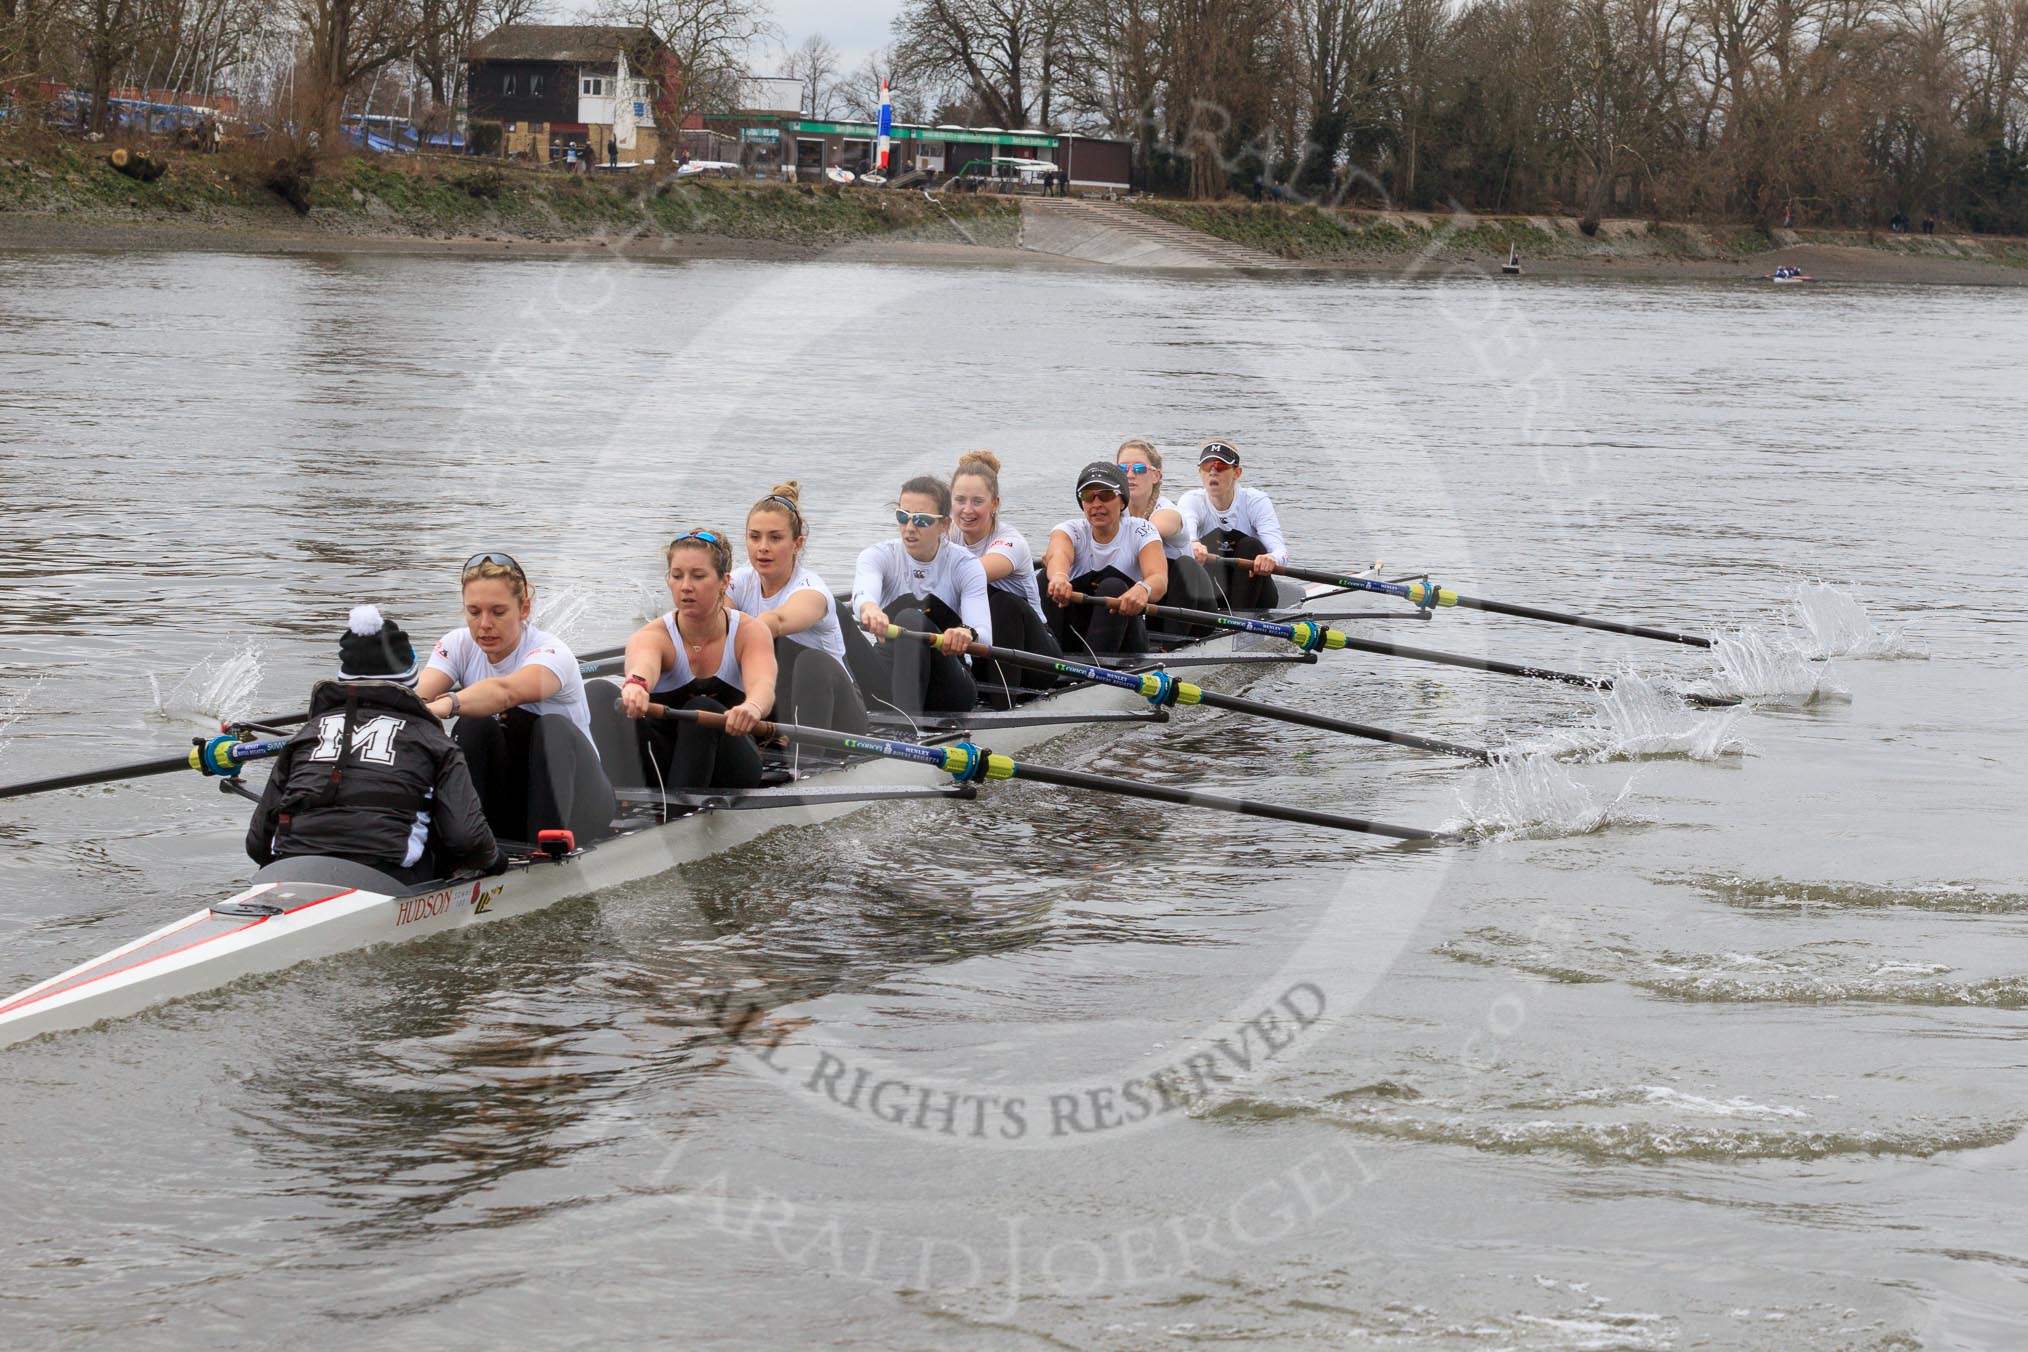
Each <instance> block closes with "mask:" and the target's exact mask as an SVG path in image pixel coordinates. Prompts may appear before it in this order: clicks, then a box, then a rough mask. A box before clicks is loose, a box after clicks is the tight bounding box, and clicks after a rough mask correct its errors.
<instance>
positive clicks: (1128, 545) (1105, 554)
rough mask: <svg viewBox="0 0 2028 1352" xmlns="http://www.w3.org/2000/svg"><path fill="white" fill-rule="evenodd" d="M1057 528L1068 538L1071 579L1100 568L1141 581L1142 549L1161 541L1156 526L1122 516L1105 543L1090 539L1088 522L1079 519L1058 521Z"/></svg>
mask: <svg viewBox="0 0 2028 1352" xmlns="http://www.w3.org/2000/svg"><path fill="white" fill-rule="evenodd" d="M1056 529H1057V530H1060V531H1062V532H1063V533H1064V534H1065V535H1068V536H1069V537H1070V549H1071V554H1070V575H1071V576H1072V577H1074V578H1077V577H1083V576H1084V575H1085V574H1086V573H1096V572H1098V571H1099V570H1100V569H1101V568H1117V569H1119V570H1120V572H1121V573H1123V574H1124V575H1125V576H1127V577H1128V578H1130V579H1132V580H1133V581H1135V582H1139V581H1142V580H1143V579H1142V577H1141V550H1142V549H1143V548H1144V547H1146V546H1148V545H1151V544H1160V543H1161V542H1162V537H1161V536H1160V535H1157V534H1156V533H1155V523H1154V522H1152V521H1150V520H1148V519H1147V518H1146V517H1142V516H1123V517H1121V518H1120V528H1119V529H1118V530H1116V531H1114V532H1113V538H1112V539H1111V540H1108V541H1107V542H1106V543H1105V544H1100V543H1099V542H1098V541H1096V540H1094V539H1092V536H1091V522H1089V521H1087V520H1085V519H1084V518H1083V517H1081V516H1074V517H1072V518H1071V519H1070V520H1068V521H1060V522H1058V523H1057V525H1056Z"/></svg>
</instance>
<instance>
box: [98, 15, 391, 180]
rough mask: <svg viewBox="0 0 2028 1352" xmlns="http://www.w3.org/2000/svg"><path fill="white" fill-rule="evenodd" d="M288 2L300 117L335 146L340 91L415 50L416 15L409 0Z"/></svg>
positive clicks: (329, 145)
mask: <svg viewBox="0 0 2028 1352" xmlns="http://www.w3.org/2000/svg"><path fill="white" fill-rule="evenodd" d="M99 2H100V3H103V2H104V0H99ZM294 3H295V11H296V17H297V21H298V22H299V23H300V24H301V25H302V29H303V39H304V45H305V47H306V49H307V51H306V54H305V58H304V61H303V65H302V67H301V70H300V74H299V79H300V80H301V84H300V85H299V86H298V103H299V105H300V116H301V118H302V120H303V121H304V122H306V123H307V124H308V126H309V127H310V128H313V129H315V130H316V132H317V133H318V135H319V136H320V137H321V139H322V143H323V145H324V146H325V148H326V149H330V148H335V147H336V145H337V144H338V132H339V127H340V123H341V121H342V119H343V117H344V112H345V97H346V95H348V94H350V93H351V92H352V90H353V88H354V86H356V85H358V84H359V83H360V82H361V81H363V80H366V79H369V78H371V77H372V76H374V75H376V74H378V73H379V72H380V71H382V70H384V69H386V68H387V67H388V66H389V65H391V64H393V63H394V62H396V61H401V60H404V59H406V58H407V56H408V55H409V53H410V52H412V51H414V50H415V43H416V36H417V32H418V30H419V29H420V26H421V17H420V14H419V13H418V11H417V10H416V9H415V7H414V5H413V4H412V3H411V0H294Z"/></svg>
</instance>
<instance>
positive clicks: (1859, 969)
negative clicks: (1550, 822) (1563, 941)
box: [1430, 928, 2028, 1010]
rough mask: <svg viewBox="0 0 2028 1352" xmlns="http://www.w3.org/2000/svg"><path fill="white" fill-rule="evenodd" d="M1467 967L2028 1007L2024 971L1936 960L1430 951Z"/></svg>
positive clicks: (1808, 995) (1740, 992) (1486, 936)
mask: <svg viewBox="0 0 2028 1352" xmlns="http://www.w3.org/2000/svg"><path fill="white" fill-rule="evenodd" d="M1430 951H1431V952H1432V953H1434V954H1435V955H1436V956H1438V957H1441V958H1448V959H1450V960H1451V961H1453V962H1462V963H1467V964H1470V965H1471V966H1474V967H1492V968H1503V969H1506V970H1509V971H1516V972H1523V973H1526V974H1528V975H1530V976H1535V977H1540V978H1542V979H1543V980H1545V981H1555V982H1560V983H1564V984H1580V985H1581V984H1591V983H1598V982H1607V981H1618V982H1623V983H1625V984H1626V985H1628V986H1630V987H1632V988H1633V989H1635V990H1639V991H1646V992H1647V993H1648V994H1650V995H1654V996H1659V997H1661V998H1662V999H1665V1000H1682V1001H1686V1002H1690V1003H1693V1004H1775V1005H1834V1004H1882V1005H1909V1006H1915V1007H1918V1008H1936V1009H1948V1008H1975V1009H2009V1010H2012V1009H2028V977H2021V976H2012V975H2004V976H1990V977H1982V978H1980V977H1967V976H1964V975H1961V974H1958V973H1956V972H1954V971H1953V970H1952V969H1951V968H1950V967H1948V966H1945V965H1943V964H1940V963H1933V962H1917V961H1909V960H1904V959H1899V958H1881V957H1874V958H1870V959H1866V960H1864V961H1853V960H1850V959H1848V958H1846V957H1844V956H1843V955H1842V954H1839V953H1832V952H1819V951H1811V950H1807V949H1805V950H1790V951H1781V952H1773V953H1739V952H1720V953H1645V952H1641V951H1639V950H1636V949H1633V948H1630V947H1626V946H1624V945H1618V944H1600V943H1583V942H1580V943H1575V944H1569V945H1565V946H1561V947H1558V946H1552V945H1549V944H1544V943H1540V942H1534V941H1530V940H1527V939H1523V938H1522V937H1521V936H1519V935H1516V934H1512V933H1509V932H1507V931H1505V930H1500V929H1497V928H1483V929H1477V930H1473V931H1471V932H1470V933H1469V934H1467V935H1465V936H1462V937H1460V938H1456V939H1449V940H1446V941H1444V942H1443V943H1440V944H1438V945H1436V946H1435V947H1434V948H1432V949H1431V950H1430Z"/></svg>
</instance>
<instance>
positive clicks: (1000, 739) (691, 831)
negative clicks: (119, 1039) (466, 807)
mask: <svg viewBox="0 0 2028 1352" xmlns="http://www.w3.org/2000/svg"><path fill="white" fill-rule="evenodd" d="M1342 595H1343V591H1342V589H1339V588H1333V587H1327V586H1323V585H1313V586H1311V587H1309V588H1308V589H1307V591H1306V594H1305V595H1304V597H1303V599H1302V601H1301V602H1300V603H1299V605H1298V606H1296V607H1295V608H1294V609H1292V610H1291V611H1289V612H1288V613H1287V614H1285V615H1284V616H1283V617H1282V618H1284V619H1297V618H1300V617H1301V615H1302V613H1303V608H1304V607H1307V606H1308V605H1309V603H1310V602H1311V601H1312V600H1314V599H1317V598H1319V597H1322V596H1342ZM1255 646H1266V644H1265V641H1264V640H1262V639H1260V638H1258V637H1256V636H1253V635H1248V634H1245V633H1236V632H1231V631H1220V632H1217V633H1215V634H1214V635H1213V636H1211V637H1208V638H1205V639H1201V640H1199V641H1197V642H1195V643H1192V644H1189V645H1187V646H1186V647H1185V648H1183V649H1179V651H1178V653H1176V654H1174V655H1171V656H1168V657H1164V658H1156V659H1151V660H1150V661H1149V662H1148V663H1147V664H1146V666H1145V667H1144V668H1141V669H1145V670H1154V669H1156V668H1158V667H1161V666H1163V665H1165V664H1166V665H1189V666H1199V665H1216V664H1218V663H1220V662H1223V661H1245V660H1246V657H1245V656H1244V655H1242V654H1243V653H1244V650H1245V649H1248V648H1252V647H1255ZM1277 646H1279V645H1277ZM1312 660H1313V659H1312ZM1137 704H1138V701H1137V697H1136V696H1134V695H1132V694H1131V693H1129V692H1126V691H1123V690H1120V689H1118V688H1116V687H1114V686H1112V685H1107V684H1101V683H1094V682H1085V683H1080V684H1074V685H1071V686H1068V687H1065V688H1062V689H1059V690H1056V691H1052V692H1049V693H1047V694H1044V695H1042V696H1039V697H1038V698H1036V699H1035V700H1033V701H1032V702H1030V703H1029V704H1026V705H1024V706H1022V707H1021V708H1019V709H1017V710H1015V711H1012V712H1010V713H1006V714H990V713H974V714H971V715H967V716H964V719H963V722H964V724H965V726H964V727H963V728H948V729H944V728H937V727H935V726H934V725H931V730H926V731H925V732H923V733H922V734H921V735H920V736H921V740H923V741H925V742H930V743H934V744H942V745H950V744H956V743H959V742H962V741H964V740H965V739H966V738H967V737H968V736H977V737H982V738H983V737H984V736H985V735H986V734H987V733H988V732H990V735H991V739H992V746H993V749H994V750H995V751H998V752H1003V753H1011V752H1015V751H1019V750H1022V749H1024V748H1027V747H1032V746H1035V745H1037V744H1039V743H1041V742H1043V741H1046V740H1048V739H1050V738H1051V737H1054V736H1058V735H1061V734H1062V733H1063V732H1065V731H1066V730H1067V729H1068V728H1069V727H1071V726H1075V725H1077V724H1083V723H1091V722H1097V721H1122V720H1133V721H1146V722H1160V721H1163V720H1164V719H1166V717H1167V711H1166V710H1164V709H1160V708H1156V709H1152V710H1151V709H1148V708H1146V707H1145V706H1144V705H1141V706H1139V708H1138V712H1134V713H1127V712H1125V711H1124V710H1123V708H1122V706H1128V707H1135V706H1137ZM772 778H774V779H776V780H777V781H779V782H776V783H773V784H770V785H768V786H766V787H762V788H759V789H747V790H713V791H700V792H672V793H669V794H666V795H665V794H660V793H622V794H621V795H620V797H621V799H622V804H623V811H625V812H628V813H629V815H628V817H627V821H626V826H625V828H624V829H623V830H621V831H619V832H618V833H617V834H615V835H613V836H610V837H608V838H606V839H604V840H599V841H596V842H592V843H589V844H586V845H584V846H582V847H580V848H578V849H576V850H574V851H572V852H570V853H568V854H555V855H552V854H546V853H543V852H540V851H530V852H529V853H527V854H524V855H523V856H522V857H520V858H517V859H516V860H515V861H514V863H513V865H512V866H511V867H510V868H509V869H508V871H507V872H506V873H504V874H502V875H500V876H498V877H494V878H478V879H469V878H468V879H462V880H456V881H453V882H448V883H440V884H437V885H434V886H431V887H428V888H425V889H422V890H417V889H415V888H413V887H408V886H405V885H403V884H400V883H397V882H396V881H395V880H394V879H392V878H389V877H387V876H386V875H385V874H382V873H380V872H378V871H377V870H374V869H371V868H368V867H365V866H363V865H359V864H354V863H351V862H348V861H344V860H336V859H325V858H314V857H312V858H296V859H284V860H280V861H278V862H276V863H274V864H271V865H269V866H268V867H266V868H264V869H262V870H260V872H258V873H256V874H255V875H254V878H253V880H252V883H251V885H250V886H248V887H247V888H246V889H245V890H243V891H241V892H238V893H235V894H234V895H233V896H231V897H229V898H227V899H226V900H224V901H221V902H219V903H217V904H216V905H212V906H207V907H205V908H203V909H201V910H199V911H197V912H195V913H193V914H191V915H188V916H185V917H183V918H182V919H180V920H177V921H174V922H173V923H171V924H168V925H164V926H163V927H162V928H160V929H158V930H156V931H154V932H153V933H151V934H147V935H144V936H142V937H141V938H139V939H136V940H134V941H133V942H132V943H129V944H125V945H123V946H121V947H119V948H116V949H114V950H113V951H112V952H110V953H107V954H106V955H104V956H103V957H99V958H94V959H93V960H91V961H90V962H86V963H83V964H81V965H80V966H77V967H73V968H71V969H70V970H69V971H67V972H64V973H62V974H60V975H58V976H54V977H51V978H50V979H49V980H47V981H43V982H40V983H38V984H36V985H34V986H30V987H29V988H28V989H26V990H24V991H22V992H20V993H19V994H17V995H14V996H12V997H10V998H8V999H5V1000H0V1046H5V1045H7V1044H9V1043H14V1042H19V1041H22V1040H23V1039H26V1038H31V1037H37V1036H40V1035H42V1034H44V1033H52V1032H57V1031H61V1030H64V1029H73V1028H83V1027H87V1026H89V1025H91V1024H94V1023H97V1022H99V1021H101V1020H104V1019H111V1018H120V1017H124V1016H126V1015H129V1014H134V1013H137V1012H139V1011H140V1010H143V1009H146V1008H148V1007H149V1006H151V1005H156V1004H159V1003H161V1002H163V1001H165V1000H174V999H179V998H182V997H185V996H189V995H195V994H198V993H201V992H204V991H209V990H214V989H216V988H218V987H220V986H222V985H224V984H226V983H227V982H230V981H233V980H236V979H238V978H240V977H243V976H250V975H253V974H255V973H262V972H274V971H280V970H282V969H283V968H287V967H293V966H295V965H296V964H297V963H300V962H307V961H310V960H312V959H315V958H325V957H331V956H334V955H337V954H340V953H346V952H350V951H352V950H355V949H360V948H367V947H371V946H374V945H378V944H384V943H403V942H407V941H408V940H411V939H421V938H426V937H428V936H430V935H433V934H441V933H444V932H445V931H447V930H454V929H462V928H464V927H466V926H469V925H476V924H481V923H484V922H487V921H492V920H506V919H511V918H512V917H515V916H519V915H526V914H527V913H529V912H531V911H536V910H541V909H542V908H544V907H546V906H551V905H554V904H555V903H557V902H559V901H562V900H565V899H566V898H570V897H579V896H585V895H587V894H590V893H594V892H597V891H600V890H601V889H604V888H609V887H616V886H619V885H621V884H623V883H628V882H633V881H636V880H639V879H643V878H648V877H653V876H654V875H656V874H659V873H663V872H666V871H667V870H669V869H672V868H676V867H678V866H680V865H683V864H688V863H693V862H695V861H698V860H701V859H706V858H709V857H711V856H713V855H716V854H719V853H721V852H723V851H726V850H729V849H732V848H734V847H736V846H738V845H741V844H744V843H745V842H747V841H749V840H752V839H754V838H755V837H757V836H759V835H761V834H762V833H764V832H766V831H769V830H772V829H773V828H774V827H776V826H779V825H783V824H786V823H785V820H784V816H783V814H784V813H792V814H793V815H792V816H790V817H788V818H787V822H788V823H794V824H799V825H810V824H814V823H817V822H823V821H829V820H832V819H834V818H837V817H842V816H844V815H846V814H848V813H851V812H854V811H857V810H858V809H860V808H862V807H864V806H865V805H867V804H869V803H876V802H882V801H890V800H894V799H922V798H952V797H956V798H969V797H972V796H973V795H974V793H975V790H974V789H973V787H972V786H971V785H969V784H954V783H950V782H948V780H947V779H946V780H945V782H942V783H937V782H935V781H936V780H937V779H938V774H937V772H936V771H934V770H930V769H926V768H925V767H923V766H921V765H917V764H910V763H908V762H905V761H897V760H889V759H877V760H867V761H851V762H841V761H839V760H835V759H833V760H826V761H823V762H820V763H818V764H817V765H815V766H814V767H812V766H809V765H803V766H801V768H797V767H793V766H790V767H777V769H776V773H775V774H774V775H773V776H772Z"/></svg>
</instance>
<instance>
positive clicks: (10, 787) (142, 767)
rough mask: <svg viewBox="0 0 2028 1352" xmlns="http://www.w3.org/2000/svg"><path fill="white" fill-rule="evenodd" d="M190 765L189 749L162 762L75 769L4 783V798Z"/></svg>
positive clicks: (0, 789) (0, 793) (166, 772)
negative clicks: (18, 782)
mask: <svg viewBox="0 0 2028 1352" xmlns="http://www.w3.org/2000/svg"><path fill="white" fill-rule="evenodd" d="M189 768H190V753H189V752H187V751H186V752H184V753H183V754H182V755H180V756H164V757H163V758H162V759H161V760H158V761H141V762H138V763H136V764H134V765H120V766H114V767H112V768H109V769H100V770H73V771H72V772H71V773H69V774H67V775H51V776H50V777H49V778H47V779H31V780H29V781H27V782H26V783H22V784H0V798H21V797H25V796H26V795H28V794H31V793H48V792H49V791H50V790H52V789H79V788H83V787H84V786H85V785H87V784H108V783H111V782H112V781H113V780H116V779H142V778H145V777H146V776H148V775H173V774H175V773H176V772H177V771H178V770H188V769H189Z"/></svg>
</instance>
